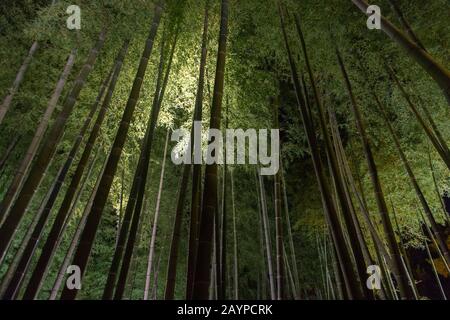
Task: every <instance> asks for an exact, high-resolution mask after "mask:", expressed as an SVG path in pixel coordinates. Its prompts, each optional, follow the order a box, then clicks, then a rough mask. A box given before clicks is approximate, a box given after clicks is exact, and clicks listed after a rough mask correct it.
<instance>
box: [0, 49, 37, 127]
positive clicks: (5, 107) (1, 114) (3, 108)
mask: <svg viewBox="0 0 450 320" xmlns="http://www.w3.org/2000/svg"><path fill="white" fill-rule="evenodd" d="M38 48H39V43H38V42H37V41H34V42H33V44H32V45H31V48H30V50H29V51H28V54H27V56H26V58H25V60H24V61H23V63H22V65H21V66H20V68H19V71H18V72H17V74H16V78H15V79H14V82H13V84H12V86H11V88H10V89H9V92H8V94H7V95H6V97H5V98H4V99H3V101H2V104H1V105H0V125H1V124H2V122H3V119H4V118H5V116H6V113H7V112H8V111H9V109H10V108H11V103H12V100H13V98H14V96H15V95H16V93H17V91H18V90H19V86H20V84H21V83H22V81H23V79H24V77H25V72H26V71H27V70H28V67H29V65H30V63H31V60H32V59H33V56H34V54H35V53H36V51H37V50H38Z"/></svg>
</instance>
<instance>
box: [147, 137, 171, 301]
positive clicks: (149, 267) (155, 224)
mask: <svg viewBox="0 0 450 320" xmlns="http://www.w3.org/2000/svg"><path fill="white" fill-rule="evenodd" d="M169 134H170V131H169V130H167V135H166V143H165V145H164V155H163V162H162V165H161V177H160V180H159V189H158V196H157V198H156V208H155V217H154V220H153V227H152V237H151V240H150V249H149V253H148V263H147V273H146V276H145V289H144V300H148V296H149V291H150V280H151V272H152V267H153V256H154V254H155V242H156V233H157V229H158V219H159V208H160V205H161V194H162V190H163V183H164V172H165V169H166V157H167V146H168V144H169Z"/></svg>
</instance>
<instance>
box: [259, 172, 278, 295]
mask: <svg viewBox="0 0 450 320" xmlns="http://www.w3.org/2000/svg"><path fill="white" fill-rule="evenodd" d="M256 174H257V178H258V183H259V190H260V191H259V193H260V195H261V208H262V211H261V215H262V216H261V218H262V223H263V229H264V240H265V243H266V257H267V268H268V272H269V285H270V298H271V299H272V300H276V297H277V295H276V289H275V287H276V286H275V279H274V277H273V262H272V243H271V240H270V238H271V237H270V226H269V219H268V216H267V201H266V191H265V188H264V181H263V178H262V176H261V175H260V174H259V173H258V172H257V173H256Z"/></svg>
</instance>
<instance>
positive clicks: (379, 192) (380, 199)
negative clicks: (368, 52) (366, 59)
mask: <svg viewBox="0 0 450 320" xmlns="http://www.w3.org/2000/svg"><path fill="white" fill-rule="evenodd" d="M336 55H337V58H338V62H339V66H340V69H341V72H342V75H343V78H344V80H345V86H346V89H347V92H348V94H349V97H350V100H351V106H352V108H351V110H352V113H353V116H354V117H355V121H356V126H357V128H358V131H359V135H360V139H361V144H362V146H363V149H364V156H365V158H366V161H367V165H368V167H369V172H370V177H371V181H372V185H373V188H374V192H375V198H376V202H377V206H378V210H379V214H380V217H381V221H382V224H383V228H384V232H385V234H386V237H387V240H388V246H389V249H390V251H391V254H392V263H391V269H392V272H393V274H394V277H395V279H396V280H397V284H398V287H399V290H400V296H401V298H402V299H411V298H412V297H413V296H412V293H411V290H410V288H409V286H408V281H407V279H406V277H405V272H404V268H403V266H402V262H401V254H400V250H399V248H398V245H397V240H396V239H395V234H394V230H393V228H392V223H391V220H390V218H389V211H388V208H387V205H386V201H385V198H384V193H383V189H382V187H381V182H380V179H379V176H378V169H377V167H376V164H375V160H374V158H373V154H372V150H371V147H370V143H369V139H368V137H367V133H366V129H365V127H364V124H363V121H362V116H361V111H360V109H359V106H358V104H357V102H356V98H355V96H354V95H353V90H352V86H351V83H350V79H349V77H348V74H347V71H346V69H345V66H344V62H343V60H342V57H341V54H340V53H339V51H338V49H336Z"/></svg>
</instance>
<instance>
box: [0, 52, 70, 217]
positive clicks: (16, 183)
mask: <svg viewBox="0 0 450 320" xmlns="http://www.w3.org/2000/svg"><path fill="white" fill-rule="evenodd" d="M76 53H77V50H76V49H74V50H72V53H71V54H70V55H69V58H68V59H67V63H66V65H65V67H64V70H63V72H62V74H61V76H60V78H59V80H58V82H57V83H56V87H55V90H54V91H53V94H52V96H51V98H50V100H49V102H48V104H47V108H46V109H45V112H44V114H43V115H42V118H41V122H40V123H39V125H38V127H37V129H36V131H35V133H34V136H33V139H32V140H31V142H30V145H29V146H28V149H27V151H26V152H25V155H24V156H23V158H22V160H21V161H20V165H19V167H18V168H17V170H16V172H15V175H14V178H13V180H12V181H11V183H10V186H9V188H8V190H7V191H6V194H5V196H4V198H3V200H2V202H1V204H0V221H1V220H2V219H1V217H5V216H6V214H7V212H8V210H9V209H10V207H11V205H12V204H13V201H14V198H15V197H16V195H17V192H18V191H19V190H20V188H21V186H22V183H23V181H24V179H25V177H26V175H27V173H28V170H29V168H30V166H31V162H32V160H33V158H34V157H35V155H36V153H37V151H38V147H39V145H40V143H41V141H42V139H43V138H44V134H45V131H46V130H47V128H48V125H49V122H50V119H51V117H52V115H53V112H54V111H55V109H56V106H57V104H58V101H59V98H60V97H61V94H62V92H63V89H64V86H65V84H66V81H67V78H68V77H69V74H70V72H71V70H72V67H73V65H74V63H75V56H76Z"/></svg>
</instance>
